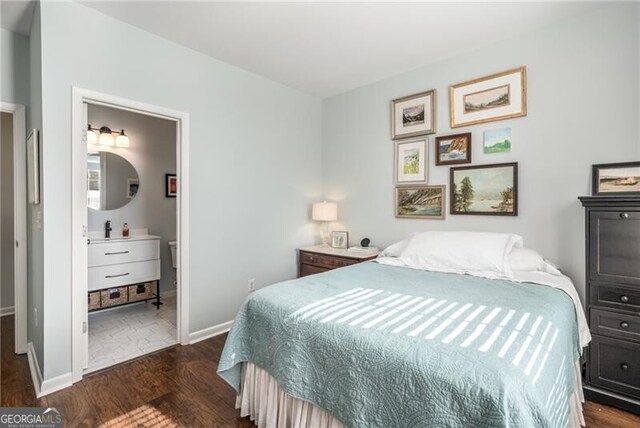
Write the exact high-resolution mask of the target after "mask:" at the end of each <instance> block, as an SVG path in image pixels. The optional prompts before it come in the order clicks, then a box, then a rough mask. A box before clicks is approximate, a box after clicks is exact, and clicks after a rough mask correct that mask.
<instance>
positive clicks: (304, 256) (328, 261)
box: [300, 251, 337, 269]
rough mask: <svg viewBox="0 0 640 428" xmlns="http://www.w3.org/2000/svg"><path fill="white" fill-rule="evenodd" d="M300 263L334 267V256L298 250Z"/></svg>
mask: <svg viewBox="0 0 640 428" xmlns="http://www.w3.org/2000/svg"><path fill="white" fill-rule="evenodd" d="M300 263H304V264H309V265H314V266H321V267H325V268H327V269H334V268H335V267H337V266H336V258H335V257H331V256H324V255H321V254H313V253H305V252H302V251H301V252H300Z"/></svg>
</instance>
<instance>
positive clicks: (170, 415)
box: [0, 316, 640, 428]
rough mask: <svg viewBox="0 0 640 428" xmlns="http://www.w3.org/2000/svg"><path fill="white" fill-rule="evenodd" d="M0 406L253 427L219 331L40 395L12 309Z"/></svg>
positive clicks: (89, 417) (80, 422) (90, 417)
mask: <svg viewBox="0 0 640 428" xmlns="http://www.w3.org/2000/svg"><path fill="white" fill-rule="evenodd" d="M0 334H1V346H2V348H1V356H2V364H1V370H0V381H1V383H0V399H1V402H2V406H11V407H17V406H21V407H30V406H47V407H62V408H63V409H64V418H65V427H98V426H104V427H151V426H153V427H156V426H159V427H189V428H192V427H253V426H254V425H253V423H252V422H251V421H249V419H248V418H241V417H240V416H239V414H240V412H239V411H238V410H236V409H235V406H234V404H235V391H234V390H233V388H231V387H230V386H229V385H228V384H227V383H226V382H225V381H223V380H222V379H221V378H220V377H218V375H217V374H216V369H217V367H218V361H219V359H220V354H221V353H222V347H223V345H224V340H225V338H226V335H221V336H218V337H215V338H213V339H209V340H205V341H202V342H199V343H197V344H195V345H191V346H176V347H173V348H169V349H166V350H164V351H159V352H156V353H154V354H150V355H147V356H145V357H142V358H140V359H137V360H135V361H131V362H127V363H124V364H121V365H118V366H115V367H113V368H111V369H107V370H105V371H103V372H99V373H96V374H92V375H88V376H85V378H84V380H82V381H81V382H78V383H76V384H74V385H73V386H71V387H69V388H67V389H64V390H62V391H59V392H56V393H53V394H50V395H47V396H45V397H42V398H40V399H38V398H36V396H35V394H34V392H33V384H32V381H31V375H30V373H29V363H28V361H27V356H26V355H15V354H14V353H13V350H14V341H13V337H14V330H13V316H5V317H2V318H1V330H0ZM585 419H586V421H587V427H588V428H600V427H617V428H632V427H634V428H638V427H640V417H638V416H635V415H632V414H630V413H627V412H623V411H621V410H617V409H614V408H612V407H607V406H602V405H599V404H595V403H591V402H587V403H586V405H585Z"/></svg>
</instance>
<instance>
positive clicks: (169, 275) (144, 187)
mask: <svg viewBox="0 0 640 428" xmlns="http://www.w3.org/2000/svg"><path fill="white" fill-rule="evenodd" d="M88 117H89V123H91V125H92V126H93V127H98V128H99V127H101V126H109V127H110V128H111V129H113V130H119V129H124V130H125V133H126V134H127V135H128V136H129V141H130V147H129V148H114V149H112V150H111V151H113V152H114V153H117V154H118V155H120V156H122V157H123V158H125V159H127V160H128V161H129V162H130V163H131V164H132V165H133V167H134V168H135V169H136V171H137V172H138V177H139V179H140V188H139V189H138V194H137V195H136V197H135V198H133V199H132V200H131V202H129V203H128V204H127V205H125V206H123V207H122V208H120V209H116V210H110V211H96V210H93V209H89V230H90V231H103V230H104V223H105V222H106V221H107V220H111V224H112V227H113V229H114V230H117V231H120V229H121V228H122V225H123V224H124V223H125V222H126V223H128V224H129V228H149V233H151V234H152V235H158V236H160V237H161V240H160V259H161V277H162V279H161V281H160V285H161V290H162V291H166V290H170V289H173V288H174V287H173V281H174V280H175V278H176V274H175V269H173V266H172V264H171V252H170V250H169V244H168V242H169V241H174V240H175V239H176V236H177V235H176V198H165V196H164V178H165V177H164V175H165V174H175V173H176V125H175V122H172V121H170V120H166V119H160V118H157V117H151V116H145V115H141V114H137V113H132V112H128V111H124V110H117V109H113V108H110V107H103V106H97V105H91V104H90V105H89V111H88ZM124 181H125V182H124V183H121V185H116V186H115V187H116V191H118V192H120V193H121V194H123V192H124V190H123V189H125V188H126V179H124Z"/></svg>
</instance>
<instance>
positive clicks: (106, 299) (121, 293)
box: [100, 287, 128, 308]
mask: <svg viewBox="0 0 640 428" xmlns="http://www.w3.org/2000/svg"><path fill="white" fill-rule="evenodd" d="M100 301H101V304H102V307H103V308H107V307H109V306H115V305H121V304H123V303H127V301H128V298H127V287H118V288H110V289H108V290H102V291H100Z"/></svg>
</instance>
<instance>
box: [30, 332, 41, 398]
mask: <svg viewBox="0 0 640 428" xmlns="http://www.w3.org/2000/svg"><path fill="white" fill-rule="evenodd" d="M27 359H28V360H29V370H30V371H31V380H32V381H33V389H34V390H35V391H36V397H40V384H42V372H41V371H40V366H39V365H38V358H37V357H36V350H35V349H33V343H31V342H29V344H28V345H27Z"/></svg>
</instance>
